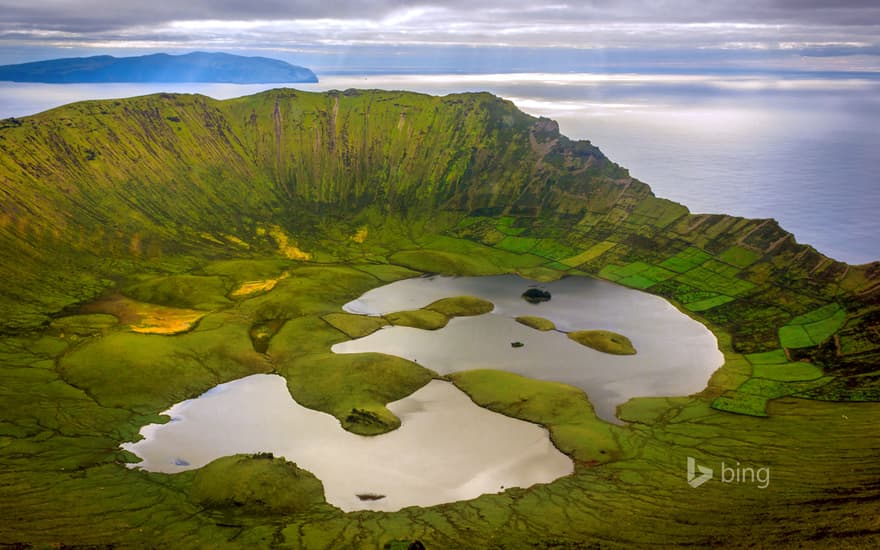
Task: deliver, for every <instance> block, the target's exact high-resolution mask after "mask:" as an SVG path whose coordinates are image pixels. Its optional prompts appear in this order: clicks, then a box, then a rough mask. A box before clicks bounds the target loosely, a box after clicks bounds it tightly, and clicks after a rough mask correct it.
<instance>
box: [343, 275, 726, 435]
mask: <svg viewBox="0 0 880 550" xmlns="http://www.w3.org/2000/svg"><path fill="white" fill-rule="evenodd" d="M534 284H535V283H534V282H533V281H529V280H528V279H523V278H522V277H519V276H516V275H498V276H491V277H440V276H432V277H418V278H414V279H405V280H403V281H398V282H395V283H391V284H388V285H385V286H382V287H379V288H376V289H373V290H371V291H369V292H367V293H366V294H364V295H363V296H362V297H360V298H359V299H357V300H355V301H352V302H349V303H348V304H346V305H345V307H344V309H345V310H346V311H349V312H351V313H361V314H367V315H380V314H385V313H391V312H394V311H401V310H407V309H416V308H419V307H422V306H425V305H428V304H430V303H431V302H433V301H435V300H438V299H440V298H444V297H449V296H458V295H471V296H479V297H480V298H484V299H486V300H489V301H490V302H492V303H493V304H495V309H494V310H493V311H492V312H491V313H489V314H486V315H479V316H476V317H458V318H455V319H453V320H451V321H450V322H449V324H448V325H446V326H445V327H444V328H441V329H439V330H434V331H428V330H421V329H415V328H410V327H386V328H384V329H382V330H379V331H376V332H374V333H373V334H371V335H369V336H366V337H364V338H360V339H358V340H350V341H347V342H342V343H340V344H336V345H335V346H333V351H334V352H336V353H358V352H367V351H376V352H381V353H387V354H390V355H397V356H399V357H405V358H407V359H410V360H413V361H416V362H418V363H419V364H421V365H424V366H425V367H428V368H430V369H433V370H435V371H437V372H438V373H440V374H447V373H451V372H456V371H462V370H470V369H481V368H488V369H498V370H505V371H510V372H514V373H517V374H521V375H523V376H528V377H530V378H536V379H539V380H552V381H556V382H564V383H566V384H570V385H572V386H576V387H579V388H582V389H583V390H584V391H585V392H586V394H587V396H588V397H589V398H590V402H591V403H593V407H594V408H595V409H596V414H597V415H598V416H599V417H600V418H603V419H605V420H607V421H610V422H616V421H617V420H616V417H615V412H616V408H617V406H618V405H620V404H622V403H625V402H626V401H628V400H629V399H631V398H633V397H645V396H664V395H687V394H690V393H694V392H698V391H700V390H702V389H703V388H705V387H706V383H707V382H708V380H709V377H710V376H711V374H712V373H713V372H714V371H715V370H716V369H718V367H720V366H721V365H722V364H723V362H724V356H723V355H722V353H721V352H720V351H719V350H718V341H717V340H716V338H715V335H713V334H712V332H711V331H709V329H707V328H706V327H705V326H703V325H702V324H700V323H698V322H697V321H694V320H693V319H691V318H690V317H688V316H687V315H685V314H683V313H681V312H680V311H678V310H677V309H676V308H675V307H674V306H673V305H672V304H670V303H669V302H667V301H666V300H664V299H663V298H660V297H658V296H653V295H651V294H648V293H645V292H640V291H637V290H633V289H630V288H626V287H623V286H619V285H616V284H614V283H609V282H607V281H601V280H598V279H592V278H588V277H566V278H564V279H560V280H558V281H554V282H551V283H546V284H540V285H538V286H540V287H541V288H544V289H547V290H548V291H550V293H551V294H552V299H551V300H550V301H549V302H542V303H539V304H531V303H528V302H526V301H525V300H523V299H522V298H521V294H522V293H523V292H524V291H525V290H526V289H528V288H529V287H530V286H532V285H534ZM521 315H535V316H539V317H544V318H547V319H550V320H551V321H553V322H554V323H555V324H556V327H557V329H559V331H550V332H541V331H538V330H535V329H533V328H529V327H527V326H524V325H522V324H520V323H518V322H517V321H515V318H516V317H518V316H521ZM574 330H610V331H613V332H617V333H620V334H623V335H624V336H627V337H628V338H629V339H630V340H631V341H632V343H633V345H634V346H635V348H636V350H637V351H638V353H637V354H636V355H612V354H608V353H602V352H599V351H596V350H593V349H591V348H588V347H585V346H582V345H581V344H578V343H576V342H574V341H572V340H570V339H569V338H568V337H567V336H566V335H565V334H563V332H569V331H574ZM512 342H520V343H522V344H524V346H522V347H513V346H511V343H512Z"/></svg>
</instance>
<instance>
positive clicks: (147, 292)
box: [122, 275, 231, 310]
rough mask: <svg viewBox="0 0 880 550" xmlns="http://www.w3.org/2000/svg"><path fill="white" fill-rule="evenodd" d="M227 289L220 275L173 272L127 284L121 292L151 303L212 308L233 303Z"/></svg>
mask: <svg viewBox="0 0 880 550" xmlns="http://www.w3.org/2000/svg"><path fill="white" fill-rule="evenodd" d="M228 290H229V289H228V288H226V283H225V282H224V280H223V279H222V278H221V277H218V276H213V275H212V276H198V275H171V276H168V277H155V278H151V279H148V280H145V281H141V282H137V283H134V284H130V285H127V286H125V287H123V289H122V293H123V294H125V295H126V296H129V297H131V298H134V299H135V300H138V301H141V302H149V303H151V304H159V305H163V306H170V307H177V308H193V309H204V310H212V309H217V308H221V307H224V306H228V305H230V304H231V302H230V301H229V299H227V298H226V293H227V292H228Z"/></svg>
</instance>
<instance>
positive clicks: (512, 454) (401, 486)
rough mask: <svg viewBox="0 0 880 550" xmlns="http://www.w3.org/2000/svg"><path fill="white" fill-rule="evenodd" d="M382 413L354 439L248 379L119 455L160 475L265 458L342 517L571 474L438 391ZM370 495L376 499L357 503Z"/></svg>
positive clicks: (528, 439)
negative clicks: (307, 477)
mask: <svg viewBox="0 0 880 550" xmlns="http://www.w3.org/2000/svg"><path fill="white" fill-rule="evenodd" d="M294 397H295V396H294ZM388 408H389V409H390V410H391V412H393V413H394V414H396V415H397V416H398V417H399V418H400V420H401V426H400V428H398V429H397V430H395V431H393V432H391V433H387V434H384V435H379V436H373V437H364V436H359V435H355V434H352V433H349V432H346V431H345V430H343V429H342V427H341V426H340V425H339V421H337V420H336V419H335V418H333V417H332V416H330V415H329V414H325V413H322V412H318V411H313V410H311V409H307V408H305V407H303V406H301V405H299V404H298V403H296V401H294V400H293V399H291V396H290V392H289V391H288V389H287V384H286V382H285V380H284V379H283V378H282V377H280V376H276V375H267V374H257V375H253V376H248V377H246V378H242V379H240V380H236V381H234V382H229V383H226V384H221V385H219V386H217V387H215V388H214V389H212V390H211V391H209V392H207V393H205V394H203V395H202V396H200V397H198V398H197V399H190V400H187V401H184V402H182V403H178V404H177V405H174V406H173V407H172V408H171V409H169V410H167V411H165V413H164V414H167V415H169V416H170V417H171V418H172V421H171V422H169V423H168V424H161V425H160V424H150V425H148V426H145V427H144V428H142V429H141V434H142V435H143V436H144V438H145V439H143V440H141V441H138V442H136V443H125V444H123V445H122V447H123V448H124V449H127V450H129V451H131V452H133V453H135V454H137V455H138V456H140V457H141V458H142V459H143V461H142V462H140V463H138V464H135V465H134V466H136V467H138V468H144V469H146V470H150V471H153V472H166V473H175V472H182V471H185V470H190V469H193V468H199V467H201V466H204V465H205V464H207V463H208V462H211V461H212V460H215V459H217V458H220V457H222V456H228V455H233V454H237V453H258V452H271V453H274V454H275V455H276V456H283V457H285V458H287V459H288V460H290V461H293V462H296V464H297V465H298V466H299V467H300V468H304V469H306V470H308V471H310V472H312V473H313V474H315V475H316V476H317V477H318V479H320V480H321V482H322V483H323V484H324V494H325V497H326V498H327V502H329V503H330V504H333V505H335V506H338V507H339V508H342V509H343V510H345V511H352V510H382V511H394V510H399V509H401V508H404V507H406V506H431V505H434V504H440V503H443V502H453V501H457V500H468V499H472V498H476V497H478V496H480V495H482V494H486V493H497V492H500V491H502V490H504V488H509V487H528V486H530V485H534V484H535V483H548V482H550V481H553V480H554V479H557V478H559V477H561V476H565V475H568V474H570V473H572V471H574V467H573V464H572V462H571V459H569V458H568V457H567V456H565V455H564V454H562V453H561V452H559V451H558V450H557V449H556V448H555V447H554V446H553V444H552V443H551V442H550V438H549V435H548V433H547V431H546V430H545V429H544V428H541V427H540V426H537V425H535V424H531V423H529V422H524V421H521V420H516V419H513V418H508V417H506V416H503V415H501V414H497V413H494V412H492V411H489V410H487V409H483V408H481V407H478V406H477V405H475V404H474V403H473V402H472V401H471V400H470V399H469V398H468V396H467V395H465V394H464V393H462V392H461V391H459V390H458V389H457V388H455V386H453V385H452V384H450V383H448V382H441V381H438V380H435V381H432V382H430V383H429V384H428V385H427V386H425V387H423V388H421V389H420V390H418V391H416V392H415V393H413V394H412V395H410V396H409V397H406V398H404V399H401V400H400V401H396V402H394V403H389V405H388ZM370 494H372V495H383V496H384V498H381V499H379V500H361V499H360V498H359V497H358V496H357V495H370Z"/></svg>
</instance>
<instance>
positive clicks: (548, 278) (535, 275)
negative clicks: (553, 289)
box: [517, 265, 565, 283]
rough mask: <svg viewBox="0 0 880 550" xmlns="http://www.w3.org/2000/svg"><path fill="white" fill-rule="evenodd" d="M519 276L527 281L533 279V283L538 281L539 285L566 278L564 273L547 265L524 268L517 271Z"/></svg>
mask: <svg viewBox="0 0 880 550" xmlns="http://www.w3.org/2000/svg"><path fill="white" fill-rule="evenodd" d="M517 274H519V275H520V276H522V277H525V278H526V279H531V280H533V281H538V282H539V283H549V282H552V281H558V280H559V279H561V278H563V277H564V276H565V272H564V271H560V270H558V269H551V268H550V267H547V266H546V265H540V266H537V267H523V268H521V269H518V270H517Z"/></svg>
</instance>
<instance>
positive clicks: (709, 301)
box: [684, 294, 734, 311]
mask: <svg viewBox="0 0 880 550" xmlns="http://www.w3.org/2000/svg"><path fill="white" fill-rule="evenodd" d="M733 300H734V298H733V297H731V296H725V295H723V294H716V295H715V296H711V297H708V298H703V299H701V300H695V301H693V302H687V303H686V304H684V307H686V308H687V309H689V310H691V311H706V310H709V309H712V308H713V307H718V306H720V305H724V304H726V303H728V302H732V301H733Z"/></svg>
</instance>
